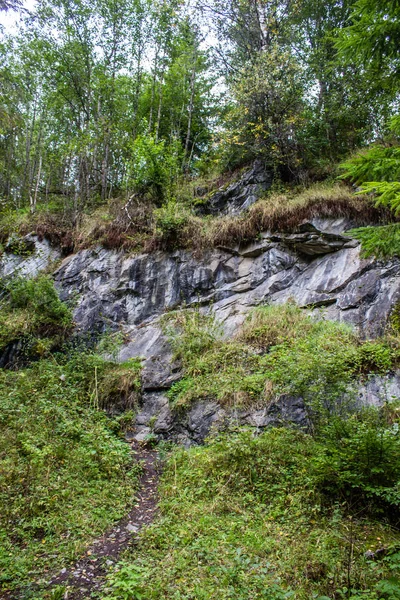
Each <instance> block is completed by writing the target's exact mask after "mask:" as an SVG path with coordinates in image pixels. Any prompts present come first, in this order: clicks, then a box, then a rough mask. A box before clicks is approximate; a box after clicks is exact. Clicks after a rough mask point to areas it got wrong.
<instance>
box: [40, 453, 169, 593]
mask: <svg viewBox="0 0 400 600" xmlns="http://www.w3.org/2000/svg"><path fill="white" fill-rule="evenodd" d="M132 449H133V452H134V454H135V458H136V460H138V461H141V462H142V464H143V474H142V476H141V478H140V480H139V486H140V487H139V491H138V494H137V500H136V504H135V505H134V506H133V507H132V509H131V511H130V512H129V514H128V515H127V516H126V517H124V519H122V520H121V521H119V522H118V523H117V524H116V525H115V526H114V527H113V528H112V529H111V530H110V531H108V532H107V533H105V534H104V535H103V536H102V537H101V538H99V539H97V540H95V541H94V542H93V544H92V546H91V547H90V548H89V550H88V551H87V556H85V557H84V558H81V559H80V560H79V561H78V562H77V563H76V564H75V565H74V566H73V567H71V568H69V569H62V571H61V572H60V573H59V574H58V575H56V576H55V577H53V578H52V579H51V580H50V582H49V587H50V589H51V588H54V587H55V586H64V587H65V589H66V592H65V596H64V598H65V600H82V599H84V598H85V599H86V598H91V597H92V593H93V592H96V591H99V590H100V589H101V587H102V586H103V584H104V578H105V574H106V572H107V569H108V568H109V567H110V566H111V565H112V564H113V563H115V562H117V560H118V558H119V556H120V554H121V552H122V551H123V550H125V549H126V548H128V546H130V545H133V544H135V539H136V535H137V533H138V532H139V531H140V530H141V529H142V527H144V526H145V525H148V524H149V523H151V522H152V520H153V518H154V515H155V512H156V509H157V487H158V479H159V471H160V469H159V462H158V457H157V452H156V451H155V450H151V449H146V448H143V447H141V446H139V445H132Z"/></svg>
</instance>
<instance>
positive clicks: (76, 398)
mask: <svg viewBox="0 0 400 600" xmlns="http://www.w3.org/2000/svg"><path fill="white" fill-rule="evenodd" d="M118 368H120V367H117V370H116V373H118ZM124 368H125V369H127V366H125V367H124ZM109 369H110V365H108V364H107V363H104V361H103V360H102V359H100V357H96V356H95V355H90V354H85V355H83V354H77V355H76V356H74V357H72V358H70V359H69V360H67V359H66V358H65V357H59V358H58V359H57V357H55V356H52V357H51V358H49V359H47V360H41V361H39V362H37V363H35V364H34V365H32V366H31V367H30V368H27V369H23V370H20V371H17V372H11V371H4V370H1V371H0V415H1V416H0V429H1V435H0V490H1V493H0V506H1V509H0V532H1V533H0V538H1V544H0V545H1V550H0V573H1V575H0V586H1V587H2V588H3V589H14V588H16V587H17V588H21V587H22V588H23V587H24V586H28V587H29V585H30V584H40V582H43V580H44V579H46V575H47V574H48V573H50V572H51V571H54V569H56V568H57V567H61V566H65V563H67V564H69V563H70V562H71V561H72V560H74V559H75V558H77V557H78V556H80V555H81V554H82V553H84V551H85V548H86V546H87V545H88V543H89V542H90V540H91V539H93V538H94V537H95V536H96V535H98V534H99V533H101V532H102V531H104V530H105V529H106V528H107V527H108V526H109V525H110V524H111V523H113V522H114V521H115V520H116V519H118V518H120V517H121V516H122V515H123V514H124V511H125V510H126V508H127V506H129V505H130V503H131V502H132V497H133V494H134V490H135V485H136V481H137V475H138V468H137V467H133V466H132V461H131V457H130V452H129V447H128V446H127V445H126V444H125V443H124V442H123V440H122V439H120V438H119V436H118V430H119V427H118V424H117V422H113V421H111V420H110V419H108V418H107V417H106V416H105V414H104V412H103V411H101V410H99V409H98V402H97V399H96V393H95V390H96V389H99V390H100V391H101V394H102V397H104V395H105V393H106V391H107V386H106V387H105V388H103V386H102V382H103V381H104V379H105V380H106V381H107V379H108V372H109ZM135 374H136V375H137V371H135Z"/></svg>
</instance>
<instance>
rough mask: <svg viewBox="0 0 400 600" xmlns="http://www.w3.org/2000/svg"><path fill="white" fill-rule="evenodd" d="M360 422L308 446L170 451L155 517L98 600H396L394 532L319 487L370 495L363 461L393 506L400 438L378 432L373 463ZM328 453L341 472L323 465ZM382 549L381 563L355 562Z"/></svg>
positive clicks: (254, 444) (229, 441) (228, 437)
mask: <svg viewBox="0 0 400 600" xmlns="http://www.w3.org/2000/svg"><path fill="white" fill-rule="evenodd" d="M365 419H366V420H365V421H364V418H362V417H360V419H359V420H355V421H354V422H353V421H352V422H351V423H350V424H348V425H347V427H346V428H345V431H344V432H343V430H341V429H340V428H339V429H338V428H333V427H331V428H327V429H326V430H324V432H323V435H321V436H320V438H318V439H314V438H313V437H311V436H309V435H307V434H304V433H301V432H296V431H291V430H288V429H271V430H269V431H267V432H265V433H263V434H262V435H260V436H254V435H253V434H252V433H251V432H249V431H242V432H240V433H236V434H235V433H234V432H229V433H227V434H224V435H220V436H218V437H217V438H213V439H212V440H209V442H208V444H207V445H206V446H204V447H196V448H191V449H190V450H185V449H182V448H179V449H176V450H175V451H173V452H172V453H171V455H170V457H169V460H168V463H167V465H166V468H165V470H164V474H163V477H162V486H161V489H160V493H161V503H160V513H161V514H160V517H159V518H158V520H157V521H156V522H155V523H154V524H153V525H152V526H151V527H149V528H148V529H147V530H145V531H144V532H143V534H142V536H141V542H140V545H139V547H138V548H135V550H134V552H131V553H128V554H127V556H125V558H124V561H123V563H122V564H121V570H120V571H118V568H119V567H118V565H117V568H116V570H115V571H113V572H112V574H111V575H110V576H109V578H108V585H107V587H106V590H105V591H108V593H109V595H105V597H106V598H110V599H111V598H112V599H113V600H125V599H126V598H129V597H130V596H129V594H130V593H131V594H132V596H131V597H133V598H134V597H141V596H142V597H143V598H146V599H148V600H156V599H159V600H161V599H162V598H179V599H181V600H191V599H193V598H196V599H201V600H211V599H214V598H220V599H221V600H228V599H231V598H240V599H242V600H253V599H254V600H258V599H268V600H278V599H279V600H281V599H283V598H293V599H295V600H309V598H319V600H322V598H335V599H339V598H353V600H355V599H356V598H357V599H359V598H364V599H367V600H373V599H374V600H378V598H379V599H382V598H387V599H388V598H391V595H390V594H394V596H393V597H394V598H396V595H395V594H396V593H397V588H396V585H397V582H396V568H397V567H398V559H396V552H395V551H394V549H395V548H396V547H397V545H398V543H399V534H398V532H397V531H396V530H392V529H391V528H390V527H389V526H388V525H385V524H383V523H379V521H377V520H369V519H368V518H366V517H365V516H364V517H363V516H361V515H360V512H359V510H360V504H358V505H357V506H356V505H352V504H351V501H350V502H346V501H345V500H344V499H343V493H344V486H343V487H342V488H340V489H337V488H334V486H332V488H329V489H327V488H326V487H324V485H325V481H326V480H325V479H324V477H325V476H326V475H327V474H329V473H336V477H337V478H338V479H340V478H342V480H343V481H345V482H346V485H347V484H348V485H349V487H350V488H351V486H353V485H354V487H355V486H356V485H364V484H365V486H366V487H368V466H367V461H368V454H369V453H370V454H371V467H372V469H373V474H372V475H371V482H372V481H374V484H373V485H375V486H376V487H377V488H381V486H388V487H389V488H390V485H393V482H394V483H395V485H394V486H393V487H391V488H390V489H391V490H392V492H393V496H394V495H395V492H396V487H395V486H396V473H398V471H396V473H395V472H394V471H393V466H394V463H393V460H392V459H396V466H395V470H396V469H397V470H398V465H399V461H398V456H397V454H394V448H396V453H397V452H398V448H399V439H398V436H397V437H396V436H395V435H393V432H391V428H390V426H389V425H388V423H384V422H383V421H381V425H380V428H379V427H378V431H381V432H382V433H383V435H384V436H385V435H386V434H385V431H387V432H388V434H387V435H388V436H389V434H390V435H391V436H392V437H391V438H390V442H389V437H388V444H389V445H388V446H386V445H385V444H384V445H383V448H382V453H381V460H379V456H378V454H377V453H375V451H376V448H375V447H374V446H371V447H369V446H368V443H367V439H366V437H365V436H366V431H367V430H368V431H369V427H371V428H372V429H373V426H372V421H373V419H372V417H371V418H370V417H367V416H365ZM367 423H369V425H367ZM343 424H345V423H343ZM368 435H370V434H368ZM367 437H368V436H367ZM335 448H336V449H337V451H338V453H339V454H340V457H341V461H340V460H338V457H337V455H334V456H333V457H332V456H331V454H330V453H331V451H332V449H335ZM357 449H358V451H360V452H361V456H359V455H358V454H357ZM330 458H331V461H330ZM376 465H378V467H379V472H378V471H376V470H375V467H376ZM378 479H379V483H378ZM360 481H361V483H360ZM378 505H379V501H378ZM380 548H385V549H386V550H385V555H384V556H385V558H384V559H383V560H379V558H377V559H374V558H373V559H369V560H368V559H366V558H365V555H364V553H365V552H366V551H369V552H370V553H371V556H372V557H375V553H376V550H379V549H380ZM376 556H379V553H378V554H377V555H376ZM397 556H398V553H397ZM135 594H137V596H135ZM385 594H387V595H385Z"/></svg>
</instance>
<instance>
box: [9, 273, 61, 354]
mask: <svg viewBox="0 0 400 600" xmlns="http://www.w3.org/2000/svg"><path fill="white" fill-rule="evenodd" d="M2 283H3V285H2V294H3V296H2V298H1V299H0V306H1V311H0V349H1V348H4V346H6V345H7V344H8V343H9V342H11V341H13V340H17V339H19V338H21V337H27V336H29V337H30V341H29V340H28V341H29V344H28V346H31V348H30V351H33V352H34V353H35V352H36V351H37V352H38V353H39V354H41V353H42V351H43V352H46V351H47V349H48V347H49V346H51V345H52V343H53V342H54V343H59V342H60V341H61V340H62V339H63V338H64V336H65V335H66V333H67V332H68V331H69V330H70V329H71V326H72V315H71V311H70V310H69V308H68V307H67V306H66V305H65V304H64V303H63V302H61V301H60V299H59V297H58V295H57V292H56V290H55V288H54V283H53V281H52V279H51V278H50V277H48V276H46V275H40V276H38V277H37V278H36V279H23V278H18V277H16V278H14V279H12V280H11V281H8V282H2ZM52 340H53V341H52ZM43 344H44V345H43ZM46 344H47V345H46ZM35 348H36V349H35Z"/></svg>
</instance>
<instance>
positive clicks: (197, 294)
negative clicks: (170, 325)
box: [0, 219, 400, 443]
mask: <svg viewBox="0 0 400 600" xmlns="http://www.w3.org/2000/svg"><path fill="white" fill-rule="evenodd" d="M349 226H350V224H349V223H348V222H346V220H344V219H337V220H332V219H314V220H313V221H310V222H306V223H303V224H301V225H300V226H299V227H298V228H297V230H295V231H293V232H292V233H290V234H287V233H275V232H273V233H272V232H264V233H263V234H262V235H261V236H260V239H258V240H257V241H255V242H253V243H251V244H246V245H238V246H233V247H231V248H220V249H216V250H210V251H209V252H208V253H205V254H204V255H203V256H202V257H201V258H196V257H194V256H193V254H192V253H190V252H189V251H183V250H179V251H175V252H170V253H162V252H157V253H153V254H142V255H138V256H128V255H126V254H124V253H123V252H117V251H109V250H105V249H103V248H97V249H94V250H82V251H80V252H78V253H77V254H75V255H72V256H69V257H67V258H66V259H64V261H63V262H62V263H61V266H60V267H59V268H58V269H57V271H56V272H55V274H54V277H55V282H56V286H57V288H58V290H59V292H60V295H61V298H62V299H63V300H73V304H74V306H75V308H74V319H75V322H76V327H77V331H78V333H79V332H81V333H87V332H91V333H92V332H98V333H100V332H103V331H106V330H117V329H121V328H122V329H123V331H124V334H125V338H126V339H127V340H128V341H127V343H126V344H125V345H124V346H123V348H122V349H121V351H120V356H119V358H120V360H126V359H128V358H130V357H137V356H139V357H141V358H142V359H143V377H142V381H143V385H142V387H143V389H142V400H143V404H142V406H141V408H140V410H139V413H138V415H137V421H136V426H137V429H136V435H137V437H138V439H141V438H143V437H144V436H146V435H147V434H149V433H153V434H154V435H156V436H157V437H160V438H172V439H175V440H177V441H180V442H182V443H193V442H195V443H197V442H200V441H202V440H203V439H204V437H205V436H206V435H207V434H208V433H209V431H210V429H211V428H212V427H218V428H224V427H225V426H227V424H230V425H232V423H233V424H238V425H243V424H245V425H249V426H252V427H255V428H256V429H261V428H264V427H267V426H268V425H271V424H277V423H280V422H282V421H285V422H288V421H289V422H292V423H295V424H297V425H301V426H305V425H306V424H307V411H306V408H305V406H304V403H303V402H302V400H301V398H294V397H286V396H285V397H280V398H276V399H275V400H274V401H273V402H271V403H270V404H269V406H267V407H265V408H263V409H262V410H246V411H243V410H240V411H235V410H225V409H223V408H221V406H219V405H218V404H216V403H215V402H211V401H210V402H205V401H201V402H198V403H195V404H194V406H192V407H191V409H190V410H189V411H188V412H186V413H185V414H174V413H173V412H172V411H171V409H170V406H169V403H168V399H167V398H166V396H165V393H166V391H167V390H168V389H169V388H170V387H171V385H172V384H173V383H174V382H175V381H177V380H178V379H179V378H180V377H181V373H180V369H179V365H177V364H174V362H173V356H172V350H171V348H170V346H169V344H168V342H167V340H166V339H165V337H164V335H163V333H162V330H161V327H160V317H161V316H162V315H163V313H164V312H166V311H170V310H173V309H178V308H184V307H186V308H187V307H190V306H193V305H197V306H200V307H201V310H204V311H213V312H214V313H215V315H216V317H217V319H218V320H219V321H220V322H221V323H222V325H223V329H224V332H225V335H226V336H231V335H232V334H234V333H235V331H236V330H237V328H238V327H239V326H240V325H241V323H242V322H243V320H244V318H245V316H246V314H247V313H248V312H249V310H250V309H252V308H253V307H255V306H257V305H259V304H260V303H265V302H272V303H283V302H286V301H288V300H290V299H291V300H293V301H295V302H296V303H297V304H298V305H300V306H301V307H304V308H306V309H308V310H314V311H319V313H320V315H321V317H322V318H329V319H335V320H339V321H343V322H346V323H349V324H352V325H354V326H355V327H357V328H358V330H359V331H360V332H361V334H362V335H363V336H365V337H374V336H377V335H379V334H381V333H382V332H383V330H384V328H385V325H386V323H387V320H388V317H389V315H390V313H391V311H392V310H393V307H394V306H395V305H396V304H397V302H399V300H400V260H399V259H397V258H396V259H392V260H390V261H386V262H383V261H376V260H373V259H371V258H370V259H364V258H362V256H361V254H360V246H359V244H358V242H357V241H356V240H354V239H351V238H350V237H349V236H348V235H345V230H346V229H348V227H349ZM32 239H33V241H34V242H35V248H36V249H35V251H34V252H33V253H32V254H31V255H29V256H27V257H25V258H24V257H21V256H13V255H10V254H6V255H5V256H3V259H2V261H1V263H0V276H6V275H12V274H15V272H19V273H21V274H25V275H36V274H37V273H38V272H39V271H40V270H41V269H43V268H45V267H48V265H49V263H50V262H51V261H52V260H54V259H55V258H57V257H58V256H59V254H58V253H57V251H56V250H54V249H52V248H50V246H49V245H48V244H47V242H45V241H44V242H40V241H39V240H38V239H37V238H32ZM387 390H389V392H387ZM399 392H400V379H399V377H397V376H396V377H394V378H392V379H390V380H384V379H382V378H374V379H372V380H371V381H369V382H368V383H367V384H363V385H362V386H361V387H360V389H359V391H358V394H359V396H360V402H364V403H369V404H377V403H379V402H381V401H384V399H385V398H384V396H385V394H386V395H387V393H389V395H399Z"/></svg>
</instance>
